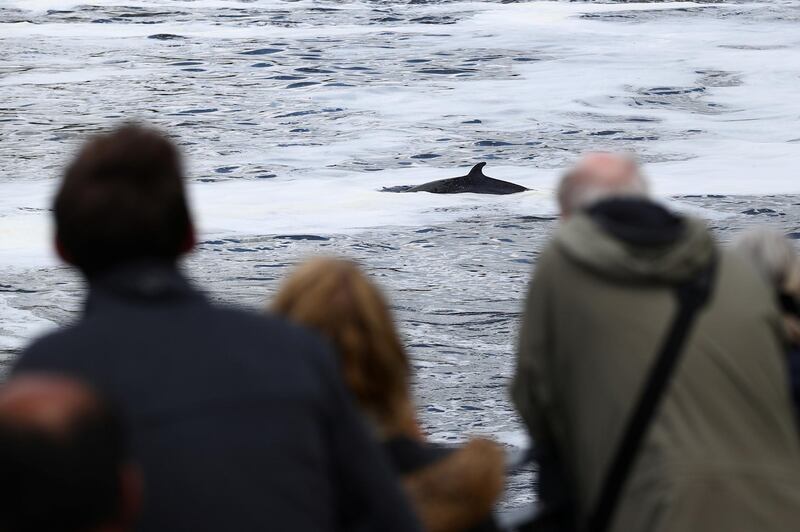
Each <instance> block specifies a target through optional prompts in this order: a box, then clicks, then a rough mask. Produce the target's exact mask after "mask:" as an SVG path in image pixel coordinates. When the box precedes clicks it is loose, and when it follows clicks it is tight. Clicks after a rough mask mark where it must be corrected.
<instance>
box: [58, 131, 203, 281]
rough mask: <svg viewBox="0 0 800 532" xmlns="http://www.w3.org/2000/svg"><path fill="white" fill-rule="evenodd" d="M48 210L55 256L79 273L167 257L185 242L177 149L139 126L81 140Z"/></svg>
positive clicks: (189, 241)
mask: <svg viewBox="0 0 800 532" xmlns="http://www.w3.org/2000/svg"><path fill="white" fill-rule="evenodd" d="M54 211H55V221H56V237H57V245H58V249H59V252H60V254H61V255H62V256H63V257H64V258H65V259H66V260H67V261H68V262H70V263H72V264H74V265H75V266H77V267H78V268H80V269H81V270H82V271H83V272H84V273H85V274H86V275H87V276H92V275H94V274H97V273H101V272H103V271H105V270H108V269H110V268H113V267H114V266H117V265H121V264H124V263H126V262H129V261H135V260H138V259H159V260H167V261H174V260H175V259H177V258H178V257H179V256H180V255H181V254H182V253H183V252H185V251H188V250H189V249H190V248H191V247H192V245H193V238H194V235H193V229H192V222H191V219H190V215H189V209H188V206H187V201H186V195H185V191H184V185H183V169H182V164H181V157H180V153H179V152H178V149H177V148H176V146H175V145H174V144H173V143H172V142H171V141H170V140H169V139H167V138H166V137H165V136H164V135H163V134H161V133H159V132H158V131H156V130H154V129H150V128H147V127H144V126H141V125H136V124H127V125H123V126H121V127H119V128H117V129H115V130H113V131H111V132H110V133H106V134H101V135H97V136H95V137H94V138H92V139H90V140H89V141H87V142H86V143H85V144H84V145H83V147H82V148H81V150H80V151H79V153H78V154H77V156H76V157H75V158H74V160H73V161H72V162H71V163H70V164H69V166H68V167H67V169H66V172H65V175H64V179H63V181H62V183H61V188H60V190H59V191H58V194H57V196H56V199H55V205H54Z"/></svg>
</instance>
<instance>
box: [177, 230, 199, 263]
mask: <svg viewBox="0 0 800 532" xmlns="http://www.w3.org/2000/svg"><path fill="white" fill-rule="evenodd" d="M196 245H197V233H196V232H195V230H194V224H192V223H189V225H188V226H187V228H186V235H185V236H184V237H183V242H182V243H181V249H180V254H181V255H185V254H187V253H189V252H191V251H192V250H193V249H194V247H195V246H196Z"/></svg>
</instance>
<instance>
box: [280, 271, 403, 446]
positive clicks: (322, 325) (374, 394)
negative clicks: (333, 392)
mask: <svg viewBox="0 0 800 532" xmlns="http://www.w3.org/2000/svg"><path fill="white" fill-rule="evenodd" d="M272 308H273V310H274V311H275V312H276V313H278V314H281V315H284V316H286V317H288V318H289V319H291V320H292V321H295V322H296V323H299V324H302V325H305V326H307V327H309V328H311V329H314V330H316V331H318V332H320V333H321V334H322V335H323V336H324V337H326V338H328V339H329V340H330V341H331V342H332V343H333V345H334V347H335V348H336V349H337V351H338V354H339V356H340V358H341V367H342V371H343V372H344V380H345V382H346V384H347V385H348V387H349V388H350V391H351V392H352V393H353V395H354V396H355V397H356V399H357V401H358V403H359V404H360V405H361V407H362V409H363V410H364V411H365V412H366V413H367V414H368V415H369V416H370V417H371V418H372V420H373V421H374V422H375V423H376V424H377V425H378V428H379V429H380V430H381V431H382V432H383V434H384V435H386V436H388V435H394V434H397V433H406V434H408V433H413V432H414V431H415V429H416V422H415V420H414V415H413V407H412V404H411V399H410V392H409V380H410V367H409V362H408V358H407V357H406V354H405V351H404V349H403V346H402V344H401V342H400V339H399V337H398V334H397V330H396V329H395V325H394V322H393V320H392V316H391V312H390V311H389V307H388V305H387V304H386V301H385V300H384V298H383V296H382V295H381V293H380V291H379V290H378V288H377V287H376V286H375V285H374V284H373V283H372V282H371V281H370V280H369V279H368V278H367V276H366V275H365V274H364V273H363V272H362V271H361V270H360V269H359V268H358V266H357V265H355V264H354V263H352V262H350V261H347V260H342V259H333V258H318V259H313V260H311V261H308V262H306V263H305V264H303V265H301V266H300V267H299V268H297V270H295V271H294V272H293V273H292V274H291V275H290V276H289V277H288V278H287V279H286V281H285V282H284V283H283V286H282V287H281V289H280V290H279V292H278V294H277V295H276V297H275V300H274V302H273V305H272Z"/></svg>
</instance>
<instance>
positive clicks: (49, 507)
mask: <svg viewBox="0 0 800 532" xmlns="http://www.w3.org/2000/svg"><path fill="white" fill-rule="evenodd" d="M0 478H2V479H3V480H2V482H0V530H2V531H3V532H101V531H102V532H126V531H129V530H133V522H134V520H135V518H136V516H137V515H138V513H139V508H140V504H141V496H142V485H141V476H140V474H139V471H138V469H137V467H136V466H135V465H133V463H131V461H130V459H129V455H128V440H127V436H126V434H125V430H124V428H123V424H122V421H121V419H120V417H119V415H118V413H117V412H116V410H115V409H114V408H112V407H111V406H110V405H109V404H108V402H107V401H105V400H103V399H101V398H100V397H99V396H98V395H97V394H95V393H94V392H93V391H92V390H90V389H88V388H87V387H86V386H84V385H82V384H81V383H79V382H77V381H74V380H72V379H67V378H64V377H58V376H53V375H35V376H28V377H19V378H14V379H11V380H10V381H9V382H8V383H6V384H5V385H4V386H3V388H2V390H0Z"/></svg>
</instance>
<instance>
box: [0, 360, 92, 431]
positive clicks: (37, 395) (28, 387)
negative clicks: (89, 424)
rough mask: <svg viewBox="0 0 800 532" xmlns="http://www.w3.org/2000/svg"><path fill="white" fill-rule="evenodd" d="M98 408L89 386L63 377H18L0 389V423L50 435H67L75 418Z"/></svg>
mask: <svg viewBox="0 0 800 532" xmlns="http://www.w3.org/2000/svg"><path fill="white" fill-rule="evenodd" d="M99 408H100V404H99V400H98V399H97V397H95V395H94V394H93V393H92V392H91V391H90V390H89V389H87V388H86V387H85V386H83V385H82V384H80V383H78V382H76V381H74V380H72V379H68V378H66V377H60V376H49V375H31V376H22V377H19V378H16V379H12V380H11V381H10V382H9V383H8V384H7V385H6V386H4V387H3V388H2V390H0V423H2V424H4V425H8V426H16V427H19V428H21V429H29V430H33V431H37V432H42V433H47V434H52V435H54V436H65V435H67V434H68V433H69V430H70V428H71V427H72V425H73V424H74V423H75V422H76V420H78V419H80V418H81V417H84V416H86V415H90V414H91V413H92V412H96V411H97V410H98V409H99Z"/></svg>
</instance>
